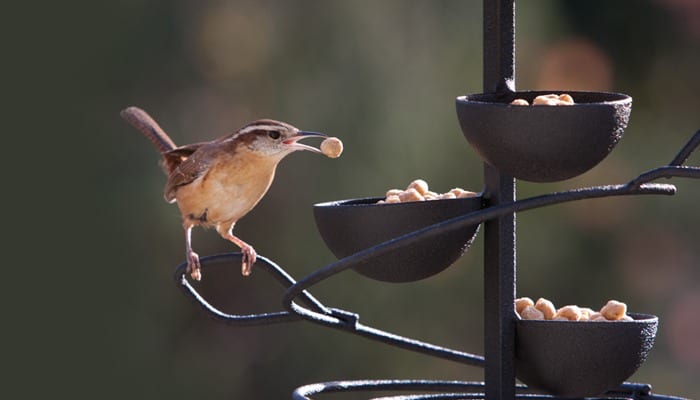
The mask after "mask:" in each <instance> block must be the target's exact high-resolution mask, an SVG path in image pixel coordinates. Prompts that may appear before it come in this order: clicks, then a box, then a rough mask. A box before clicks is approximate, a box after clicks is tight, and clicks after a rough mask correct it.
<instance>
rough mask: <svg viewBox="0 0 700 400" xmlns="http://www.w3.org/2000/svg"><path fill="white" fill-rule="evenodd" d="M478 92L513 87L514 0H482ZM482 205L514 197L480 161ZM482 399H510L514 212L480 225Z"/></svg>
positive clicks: (511, 184)
mask: <svg viewBox="0 0 700 400" xmlns="http://www.w3.org/2000/svg"><path fill="white" fill-rule="evenodd" d="M483 7H484V60H483V63H484V65H483V67H484V92H502V91H506V90H515V0H484V2H483ZM484 182H485V186H486V193H485V199H486V201H487V202H488V206H494V205H498V204H502V203H509V202H512V201H515V179H514V178H513V177H512V176H507V175H504V174H501V173H500V171H498V170H497V169H495V168H494V167H492V166H490V165H488V164H484ZM484 237H485V246H484V247H485V251H484V298H485V299H484V318H485V321H484V331H485V332H484V355H485V357H486V367H485V371H484V375H485V377H484V380H485V382H486V399H487V400H513V399H515V314H514V311H513V302H514V300H515V214H511V215H507V216H504V217H501V218H498V219H494V220H489V221H487V222H486V223H485V227H484Z"/></svg>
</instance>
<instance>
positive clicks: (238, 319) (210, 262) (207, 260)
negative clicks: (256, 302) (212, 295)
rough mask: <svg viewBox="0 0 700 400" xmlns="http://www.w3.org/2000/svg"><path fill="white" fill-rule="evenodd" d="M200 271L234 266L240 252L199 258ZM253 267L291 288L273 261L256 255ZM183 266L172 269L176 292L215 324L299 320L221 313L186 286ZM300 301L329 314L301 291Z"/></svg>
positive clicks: (281, 315)
mask: <svg viewBox="0 0 700 400" xmlns="http://www.w3.org/2000/svg"><path fill="white" fill-rule="evenodd" d="M200 262H201V264H202V268H203V269H209V268H212V267H213V266H215V265H217V264H227V265H232V264H234V265H235V264H237V263H240V262H241V253H227V254H218V255H213V256H207V257H202V258H201V259H200ZM255 266H256V268H263V269H264V270H265V271H267V272H268V273H270V274H271V275H272V276H273V277H274V278H275V279H276V280H277V281H278V282H279V283H280V284H281V285H283V286H284V287H289V286H292V285H294V284H295V283H296V281H295V280H294V279H292V277H291V276H290V275H289V274H287V272H286V271H285V270H283V269H282V268H281V267H280V266H278V265H277V264H275V263H274V262H272V261H270V260H268V259H267V258H265V257H262V256H258V258H257V262H256V263H255ZM186 269H187V263H182V264H180V265H179V266H178V267H177V268H176V269H175V275H174V278H175V283H176V284H177V285H178V287H179V288H180V290H182V292H183V293H184V294H185V296H187V297H189V298H191V299H192V300H193V301H194V302H195V304H197V305H198V306H200V307H201V308H202V309H203V310H204V311H206V312H207V313H209V314H210V315H211V316H213V317H214V318H216V319H217V320H219V321H222V322H225V323H227V324H229V325H234V326H250V325H263V324H273V323H280V322H293V321H299V320H300V319H302V317H300V316H299V315H297V314H293V313H290V312H288V311H278V312H269V313H259V314H247V315H236V314H228V313H225V312H223V311H221V310H219V309H218V308H216V307H214V306H213V305H211V304H210V303H209V302H208V301H207V300H206V299H205V298H204V297H202V295H201V294H199V292H197V290H196V289H195V288H194V287H193V286H192V285H191V284H190V282H189V281H188V280H187V274H186V272H185V271H186ZM301 299H302V301H303V302H304V303H305V304H307V305H308V306H309V307H311V308H313V309H314V310H316V311H318V312H323V313H330V311H329V310H328V309H327V308H326V307H325V306H323V304H321V302H319V301H318V300H316V299H315V298H314V297H313V296H311V294H310V293H308V292H304V293H302V294H301Z"/></svg>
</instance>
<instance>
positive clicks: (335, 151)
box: [321, 137, 343, 158]
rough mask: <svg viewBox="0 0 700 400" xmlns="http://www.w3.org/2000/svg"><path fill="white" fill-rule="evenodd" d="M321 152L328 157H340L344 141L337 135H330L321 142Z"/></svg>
mask: <svg viewBox="0 0 700 400" xmlns="http://www.w3.org/2000/svg"><path fill="white" fill-rule="evenodd" d="M321 152H322V153H323V154H324V155H325V156H326V157H328V158H338V157H340V155H341V154H343V142H341V141H340V139H338V138H336V137H329V138H327V139H326V140H324V141H323V142H321Z"/></svg>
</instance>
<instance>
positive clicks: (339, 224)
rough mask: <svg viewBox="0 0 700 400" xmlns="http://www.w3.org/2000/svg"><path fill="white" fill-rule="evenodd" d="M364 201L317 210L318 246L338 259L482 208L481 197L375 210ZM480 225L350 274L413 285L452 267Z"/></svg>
mask: <svg viewBox="0 0 700 400" xmlns="http://www.w3.org/2000/svg"><path fill="white" fill-rule="evenodd" d="M379 200H381V198H364V199H353V200H342V201H333V202H328V203H321V204H316V205H315V206H314V217H315V219H316V226H317V227H318V230H319V232H320V233H321V236H322V237H323V240H324V241H325V242H326V245H327V246H328V248H329V249H330V250H331V251H332V252H333V254H335V256H336V257H338V258H345V257H347V256H349V255H352V254H355V253H357V252H359V251H361V250H364V249H367V248H370V247H373V246H375V245H377V244H380V243H383V242H386V241H388V240H391V239H394V238H396V237H398V236H401V235H404V234H408V233H411V232H414V231H416V230H419V229H421V228H425V227H427V226H430V225H433V224H436V223H439V222H442V221H445V220H448V219H450V218H454V217H458V216H460V215H463V214H467V213H469V212H472V211H476V210H480V209H481V208H482V196H481V195H479V196H477V197H471V198H463V199H447V200H430V201H417V202H409V203H394V204H377V201H379ZM478 228H479V225H478V224H477V225H473V226H467V227H464V228H455V229H450V230H449V231H448V232H446V233H444V234H441V236H440V237H439V238H438V240H422V241H421V242H420V243H418V244H413V245H406V246H401V247H400V248H399V249H397V250H393V251H390V252H388V253H387V254H383V255H378V256H374V257H370V258H369V259H368V260H367V261H366V262H363V263H361V264H358V265H357V266H355V267H354V268H353V269H355V271H357V272H358V273H360V274H362V275H364V276H366V277H369V278H372V279H376V280H380V281H385V282H412V281H417V280H420V279H424V278H427V277H429V276H432V275H435V274H437V273H438V272H440V271H442V270H444V269H445V268H447V267H449V266H450V265H451V264H452V263H454V262H455V261H456V260H457V259H458V258H459V257H460V256H461V255H462V254H463V253H464V252H465V251H466V250H467V248H469V245H470V244H471V243H472V240H473V239H474V237H475V236H476V233H477V230H478Z"/></svg>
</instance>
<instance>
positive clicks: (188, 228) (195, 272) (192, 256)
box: [185, 223, 202, 281]
mask: <svg viewBox="0 0 700 400" xmlns="http://www.w3.org/2000/svg"><path fill="white" fill-rule="evenodd" d="M193 227H194V225H192V224H187V223H186V224H185V254H186V256H187V272H189V273H190V276H191V277H192V279H194V280H195V281H199V280H201V279H202V270H201V268H202V266H201V264H200V263H199V255H198V254H197V253H195V252H194V251H192V228H193Z"/></svg>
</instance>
